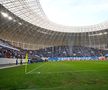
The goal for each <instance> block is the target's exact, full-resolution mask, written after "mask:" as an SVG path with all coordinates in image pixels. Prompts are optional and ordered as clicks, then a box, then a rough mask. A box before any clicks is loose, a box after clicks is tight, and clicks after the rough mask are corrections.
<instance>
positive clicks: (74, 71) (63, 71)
mask: <svg viewBox="0 0 108 90" xmlns="http://www.w3.org/2000/svg"><path fill="white" fill-rule="evenodd" d="M85 71H90V72H92V71H97V70H78V71H60V72H42V73H43V74H54V73H68V72H70V73H72V72H85ZM100 71H103V70H100ZM30 74H40V73H38V72H33V73H30Z"/></svg>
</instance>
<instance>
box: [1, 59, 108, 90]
mask: <svg viewBox="0 0 108 90" xmlns="http://www.w3.org/2000/svg"><path fill="white" fill-rule="evenodd" d="M24 70H25V66H24V65H22V66H18V67H13V68H7V69H1V70H0V90H61V89H62V90H108V61H61V62H45V63H35V64H30V65H28V66H27V73H25V72H24Z"/></svg>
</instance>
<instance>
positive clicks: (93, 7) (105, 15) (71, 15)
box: [40, 0, 108, 26]
mask: <svg viewBox="0 0 108 90" xmlns="http://www.w3.org/2000/svg"><path fill="white" fill-rule="evenodd" d="M40 3H41V6H42V8H43V10H44V12H45V14H46V16H47V17H48V19H49V20H51V21H52V22H54V23H57V24H61V25H65V26H88V25H94V24H98V23H101V22H104V21H107V20H108V0H40Z"/></svg>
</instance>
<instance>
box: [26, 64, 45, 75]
mask: <svg viewBox="0 0 108 90" xmlns="http://www.w3.org/2000/svg"><path fill="white" fill-rule="evenodd" d="M45 64H46V63H44V64H42V65H39V66H38V67H36V68H35V69H33V70H31V71H29V72H27V73H26V74H30V73H31V72H33V71H35V70H37V69H39V68H41V67H43V66H44V65H45Z"/></svg>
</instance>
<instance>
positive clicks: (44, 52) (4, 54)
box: [0, 45, 108, 58]
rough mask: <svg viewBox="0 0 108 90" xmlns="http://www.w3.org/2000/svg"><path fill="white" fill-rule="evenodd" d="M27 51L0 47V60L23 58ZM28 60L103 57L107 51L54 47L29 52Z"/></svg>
mask: <svg viewBox="0 0 108 90" xmlns="http://www.w3.org/2000/svg"><path fill="white" fill-rule="evenodd" d="M26 52H27V50H23V49H20V50H18V49H14V48H12V46H11V47H10V48H9V47H4V46H3V45H0V58H25V54H26ZM28 52H29V58H32V57H34V56H35V57H91V56H98V57H100V56H104V55H105V54H108V50H106V51H105V50H99V49H94V48H89V47H82V46H54V47H48V48H44V49H39V50H29V51H28Z"/></svg>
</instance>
